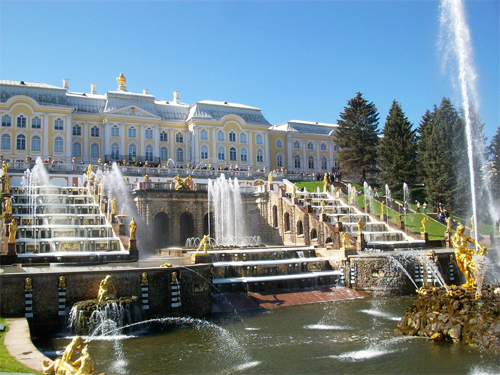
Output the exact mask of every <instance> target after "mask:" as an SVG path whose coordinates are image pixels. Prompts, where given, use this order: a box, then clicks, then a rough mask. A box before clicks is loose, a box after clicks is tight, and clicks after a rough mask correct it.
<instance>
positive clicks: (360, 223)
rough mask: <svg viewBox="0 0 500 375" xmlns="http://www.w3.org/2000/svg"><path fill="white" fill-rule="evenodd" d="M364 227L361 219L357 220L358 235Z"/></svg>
mask: <svg viewBox="0 0 500 375" xmlns="http://www.w3.org/2000/svg"><path fill="white" fill-rule="evenodd" d="M365 225H366V224H365V222H364V221H363V220H362V219H361V218H359V220H358V234H361V233H363V228H364V227H365Z"/></svg>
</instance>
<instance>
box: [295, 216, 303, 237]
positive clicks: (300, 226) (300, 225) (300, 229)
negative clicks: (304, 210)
mask: <svg viewBox="0 0 500 375" xmlns="http://www.w3.org/2000/svg"><path fill="white" fill-rule="evenodd" d="M302 234H304V224H303V223H302V220H299V221H297V236H300V235H302Z"/></svg>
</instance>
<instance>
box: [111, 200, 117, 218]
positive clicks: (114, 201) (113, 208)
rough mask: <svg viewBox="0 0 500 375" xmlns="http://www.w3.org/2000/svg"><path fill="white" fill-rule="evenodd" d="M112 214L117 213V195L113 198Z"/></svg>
mask: <svg viewBox="0 0 500 375" xmlns="http://www.w3.org/2000/svg"><path fill="white" fill-rule="evenodd" d="M111 215H116V197H113V198H111Z"/></svg>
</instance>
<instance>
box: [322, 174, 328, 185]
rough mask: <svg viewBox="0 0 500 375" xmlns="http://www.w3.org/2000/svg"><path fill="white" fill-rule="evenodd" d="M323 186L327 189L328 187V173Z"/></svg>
mask: <svg viewBox="0 0 500 375" xmlns="http://www.w3.org/2000/svg"><path fill="white" fill-rule="evenodd" d="M323 185H324V186H325V187H327V186H328V176H327V175H326V173H325V177H324V178H323Z"/></svg>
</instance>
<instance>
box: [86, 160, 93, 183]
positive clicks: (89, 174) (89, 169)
mask: <svg viewBox="0 0 500 375" xmlns="http://www.w3.org/2000/svg"><path fill="white" fill-rule="evenodd" d="M91 175H92V164H89V167H88V168H87V181H90V176H91Z"/></svg>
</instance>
